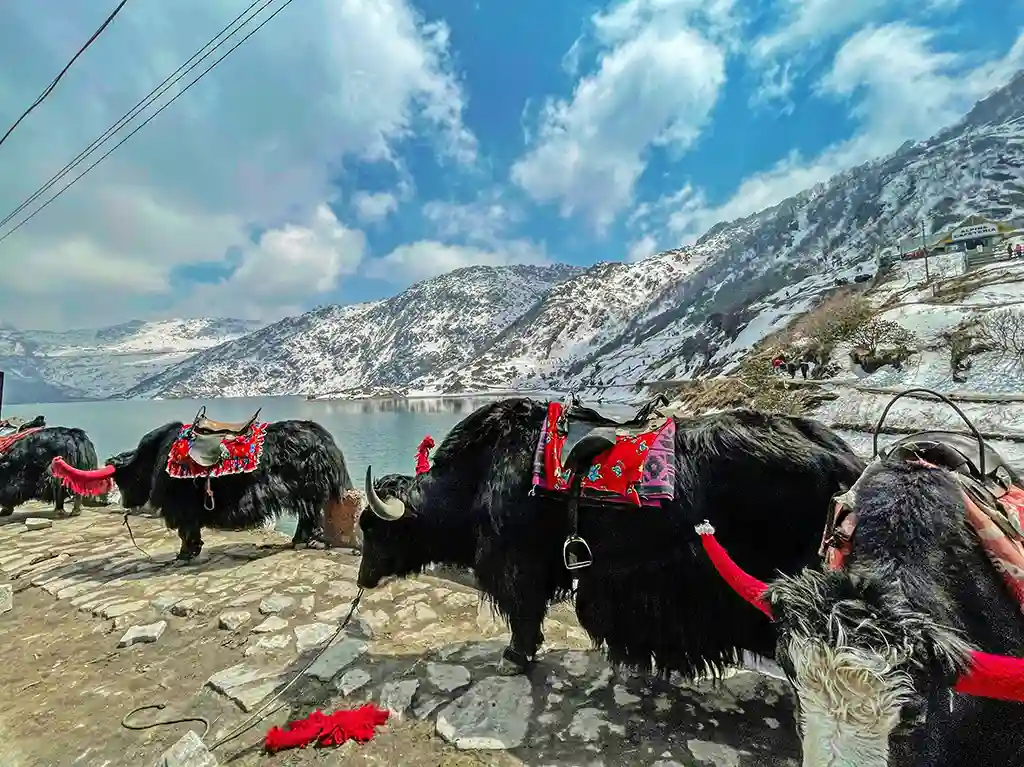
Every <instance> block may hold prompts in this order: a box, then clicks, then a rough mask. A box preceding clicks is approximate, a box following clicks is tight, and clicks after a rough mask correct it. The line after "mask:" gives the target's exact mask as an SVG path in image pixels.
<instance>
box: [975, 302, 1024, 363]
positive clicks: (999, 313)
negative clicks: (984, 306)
mask: <svg viewBox="0 0 1024 767" xmlns="http://www.w3.org/2000/svg"><path fill="white" fill-rule="evenodd" d="M977 340H978V341H979V342H980V343H981V344H983V345H984V346H986V347H988V348H989V349H990V350H992V351H998V352H1002V353H1003V354H1005V355H1007V356H1009V357H1011V358H1013V359H1014V360H1016V361H1017V362H1024V313H1022V312H1020V311H1018V310H1016V309H1009V308H1007V309H998V310H996V311H994V312H987V313H986V314H985V316H984V317H983V318H982V319H981V320H980V322H979V323H978V336H977Z"/></svg>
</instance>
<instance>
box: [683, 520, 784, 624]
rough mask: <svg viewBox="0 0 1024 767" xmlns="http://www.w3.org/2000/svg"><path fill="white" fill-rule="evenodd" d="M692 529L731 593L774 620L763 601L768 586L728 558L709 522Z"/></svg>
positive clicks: (727, 553) (769, 609)
mask: <svg viewBox="0 0 1024 767" xmlns="http://www.w3.org/2000/svg"><path fill="white" fill-rule="evenodd" d="M694 529H695V530H696V531H697V534H698V535H699V536H700V542H701V544H702V545H703V546H704V551H706V552H707V554H708V558H709V559H710V560H711V562H712V564H714V566H715V569H716V570H718V574H719V575H721V576H722V578H723V579H724V580H725V582H726V583H728V584H729V585H730V586H731V587H732V589H733V591H735V592H736V593H737V594H739V595H740V596H741V597H743V598H744V599H745V600H746V601H747V602H749V603H750V604H752V605H753V606H754V607H756V608H757V609H758V610H760V611H761V612H763V613H764V614H765V615H767V616H768V618H769V619H774V616H773V615H772V610H771V608H770V607H769V606H768V603H767V602H766V601H765V592H766V591H767V590H768V585H767V584H766V583H764V582H763V581H759V580H758V579H757V578H755V577H754V576H752V575H750V574H749V573H745V572H744V571H743V570H741V569H740V566H739V565H737V564H736V563H735V562H734V561H733V559H732V557H730V556H729V552H727V551H726V550H725V549H724V548H722V544H720V543H719V542H718V539H717V538H715V528H713V527H712V526H711V524H710V523H709V522H707V521H706V520H705V522H704V524H701V525H697V526H696V528H694Z"/></svg>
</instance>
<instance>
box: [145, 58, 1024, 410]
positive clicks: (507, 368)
mask: <svg viewBox="0 0 1024 767" xmlns="http://www.w3.org/2000/svg"><path fill="white" fill-rule="evenodd" d="M1022 214H1024V73H1022V74H1019V75H1018V76H1017V77H1015V78H1014V80H1013V81H1012V82H1010V83H1009V84H1007V85H1006V86H1005V87H1003V88H1001V89H999V90H998V91H996V92H994V93H993V94H991V95H990V96H989V97H988V98H986V99H985V100H983V101H981V102H979V103H978V104H977V105H976V106H975V107H974V109H973V110H972V111H971V112H970V113H969V114H968V115H967V116H966V117H965V118H964V119H963V120H962V121H960V122H959V123H958V124H956V125H954V126H952V127H950V128H947V129H944V130H942V131H941V132H940V133H938V134H937V135H936V136H934V137H932V138H931V139H929V140H927V141H923V142H917V143H914V142H908V143H907V144H905V145H904V146H902V147H900V149H899V150H897V151H896V152H894V153H893V154H891V155H889V156H888V157H883V158H881V159H879V160H876V161H873V162H870V163H867V164H865V165H862V166H859V167H856V168H853V169H850V170H848V171H846V172H844V173H841V174H839V175H838V176H836V177H834V178H832V179H831V180H829V181H828V182H826V183H821V184H818V185H816V186H815V187H814V188H812V189H808V190H806V191H805V192H802V193H801V194H798V195H796V196H794V197H792V198H790V199H788V200H785V201H784V202H782V203H780V204H779V205H776V206H774V207H772V208H770V209H767V210H764V211H761V212H760V213H757V214H754V215H751V216H748V217H746V218H744V219H740V220H738V221H733V222H729V223H721V224H718V225H717V226H715V227H714V228H713V229H712V230H711V231H709V232H708V233H707V234H705V235H704V236H703V237H702V238H700V239H699V240H698V241H697V242H696V243H695V244H694V245H692V246H689V247H685V248H679V249H676V250H671V251H667V252H665V253H660V254H658V255H655V256H652V257H651V258H648V259H645V260H643V261H640V262H638V263H631V264H626V263H601V264H597V265H595V266H593V267H590V268H588V269H585V270H574V269H570V268H567V267H566V268H559V267H556V268H552V269H541V268H534V267H508V268H485V267H479V268H468V269H462V270H458V271H455V272H452V273H450V274H446V275H444V276H442V277H439V278H436V279H433V280H429V281H427V282H424V283H421V284H419V285H416V286H413V287H412V288H410V289H409V290H407V291H406V292H405V293H402V294H401V295H399V296H395V297H394V298H391V299H388V300H385V301H380V302H375V303H370V304H362V305H357V306H347V307H329V308H326V309H320V310H317V311H315V312H311V313H309V314H306V315H303V316H301V317H296V318H290V319H287V320H284V321H282V322H280V323H276V324H274V325H271V326H268V327H266V328H264V329H262V330H260V331H258V332H256V333H253V334H251V335H248V336H246V337H244V338H241V339H238V340H236V341H233V342H231V343H228V344H225V345H223V346H220V347H217V348H214V349H210V350H208V351H205V352H201V353H199V354H197V355H195V356H194V357H192V358H190V359H188V360H186V361H185V362H182V363H180V364H178V365H176V366H174V367H171V368H168V369H167V370H165V371H164V372H162V373H161V374H159V375H157V376H155V377H153V378H150V379H148V380H146V381H143V382H142V383H140V384H139V385H138V386H136V387H135V388H133V389H132V390H131V391H130V392H129V395H130V396H155V395H163V396H189V395H197V396H214V395H218V394H219V395H244V394H262V393H271V392H275V393H306V394H327V393H343V394H345V395H350V396H351V395H365V394H374V393H385V392H394V393H407V394H413V393H424V394H425V393H432V392H437V393H441V392H457V391H466V390H473V389H479V390H481V391H486V390H488V389H491V388H494V387H508V388H541V387H543V386H545V385H547V386H552V387H568V386H578V387H581V388H586V386H587V385H592V384H608V383H612V382H615V383H623V382H625V383H629V382H635V381H640V380H647V381H651V380H665V379H681V378H682V379H685V378H692V377H694V376H698V375H707V374H714V373H718V372H727V371H728V370H730V369H731V368H733V367H734V366H735V365H736V364H737V363H738V361H739V360H740V359H741V358H742V356H743V355H744V353H745V352H747V351H748V350H749V349H750V347H751V346H752V345H753V344H755V343H757V342H758V341H760V340H761V339H763V338H764V337H765V336H767V335H768V334H769V333H771V332H772V331H773V330H775V329H777V328H778V327H779V326H780V325H781V324H783V323H785V322H787V321H788V320H789V319H791V318H792V317H793V316H794V315H797V314H801V313H803V312H805V311H806V310H807V309H808V308H809V307H810V306H811V305H812V304H813V303H814V302H815V301H816V300H817V299H818V298H819V297H820V295H821V294H822V293H824V292H827V291H829V290H831V289H833V288H834V287H835V285H836V283H837V280H841V279H846V280H851V279H853V278H855V277H857V276H858V275H865V274H871V273H873V272H874V271H875V270H876V268H877V267H876V264H877V255H878V251H879V249H880V248H881V247H883V246H888V245H891V244H893V243H895V242H896V241H898V240H899V239H900V238H901V237H905V236H909V235H911V234H913V233H914V232H915V231H919V229H920V226H921V222H922V221H923V222H924V223H925V227H926V228H927V230H928V232H936V231H942V230H945V229H948V228H949V227H950V226H952V225H953V224H955V223H956V222H957V221H959V220H961V219H963V218H965V217H967V216H969V215H982V216H986V217H989V218H993V219H996V220H1003V221H1008V220H1014V219H1017V218H1019V217H1021V216H1022Z"/></svg>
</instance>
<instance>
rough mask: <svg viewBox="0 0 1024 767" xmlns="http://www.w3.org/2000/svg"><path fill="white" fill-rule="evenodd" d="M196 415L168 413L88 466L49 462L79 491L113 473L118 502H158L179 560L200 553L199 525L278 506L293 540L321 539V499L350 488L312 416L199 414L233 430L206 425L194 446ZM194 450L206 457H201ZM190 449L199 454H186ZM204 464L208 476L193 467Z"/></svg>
mask: <svg viewBox="0 0 1024 767" xmlns="http://www.w3.org/2000/svg"><path fill="white" fill-rule="evenodd" d="M203 421H205V419H204V418H203V416H202V411H201V414H200V415H199V416H197V417H196V421H195V422H193V424H192V426H191V427H188V426H186V425H185V424H182V423H180V422H174V423H168V424H165V425H164V426H161V427H159V428H158V429H154V430H153V431H151V432H149V433H148V434H146V435H145V436H144V437H143V438H142V439H141V440H140V441H139V444H138V446H137V447H136V448H135V450H133V451H129V452H128V453H120V454H118V455H117V456H114V457H113V458H111V459H109V460H108V462H107V464H106V465H105V466H104V467H103V468H101V469H99V470H97V471H95V472H73V471H68V470H65V469H62V468H60V467H55V469H54V471H55V473H56V474H58V475H59V476H61V477H62V478H63V479H65V481H66V482H68V483H69V484H70V485H71V486H72V487H78V488H80V489H83V490H84V491H86V492H93V493H98V492H101V491H102V490H103V489H106V487H107V486H109V484H110V481H111V480H113V481H114V482H116V483H117V486H118V488H119V489H120V491H121V501H122V505H123V506H124V507H125V508H137V507H140V506H143V505H144V504H145V503H146V502H147V501H148V502H149V505H150V506H151V507H152V508H153V509H156V510H158V511H160V513H161V516H162V517H163V519H164V521H165V523H166V525H167V527H168V528H170V529H171V530H177V531H178V537H179V538H181V549H180V550H179V552H178V556H177V558H178V559H180V560H185V561H189V560H192V559H194V558H195V557H197V556H199V554H200V552H201V551H202V548H203V539H202V535H201V529H202V528H203V527H210V528H216V529H222V530H242V529H251V528H256V527H260V526H263V525H265V524H267V523H269V522H271V521H272V520H275V519H278V518H279V517H281V516H282V515H285V514H295V515H296V516H297V518H298V525H297V527H296V529H295V535H294V536H293V538H292V543H293V545H298V544H300V543H305V544H307V545H310V544H311V543H312V542H314V541H318V542H321V543H325V544H326V541H325V540H324V533H323V522H324V511H325V508H327V507H331V506H333V504H336V503H341V501H342V497H343V495H344V493H345V491H346V490H349V489H351V488H352V482H351V479H350V478H349V474H348V469H347V468H346V467H345V458H344V456H343V455H342V452H341V449H340V448H339V447H338V446H337V444H336V443H335V442H334V438H333V437H332V436H331V434H330V432H328V431H327V430H326V429H324V427H322V426H321V425H320V424H318V423H315V422H313V421H297V420H290V421H275V422H272V423H266V424H259V423H256V422H255V416H254V417H253V418H252V419H250V421H249V422H246V423H244V424H234V425H229V424H218V423H216V422H210V421H206V422H205V423H206V424H212V425H213V427H224V426H234V427H235V430H236V432H237V433H238V434H240V435H241V437H240V438H238V439H231V438H230V437H232V433H228V434H227V435H226V436H227V437H229V439H226V440H224V441H221V440H220V439H218V438H217V435H218V434H220V432H218V431H216V428H214V429H213V430H212V431H211V432H210V434H211V440H210V441H209V444H207V445H205V446H203V445H202V444H201V443H200V442H198V441H196V439H195V437H194V434H195V428H196V426H197V424H198V425H200V426H202V425H203ZM190 429H191V431H190ZM197 449H202V450H208V451H210V452H212V456H210V457H209V460H204V458H203V456H202V455H201V454H197V453H196V450H197ZM218 451H223V453H219V452H218ZM229 453H230V455H229ZM190 456H196V457H197V458H198V459H199V460H200V462H201V463H200V464H196V463H195V462H194V461H192V462H190V461H191V459H190ZM210 461H214V463H210ZM204 467H206V468H204ZM224 467H227V468H224ZM210 470H212V475H210V476H209V478H207V476H203V475H202V472H206V471H210ZM172 472H174V476H172Z"/></svg>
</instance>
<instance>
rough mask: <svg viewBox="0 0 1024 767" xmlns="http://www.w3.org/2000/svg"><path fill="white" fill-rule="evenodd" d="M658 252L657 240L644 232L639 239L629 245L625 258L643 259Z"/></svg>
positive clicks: (631, 259)
mask: <svg viewBox="0 0 1024 767" xmlns="http://www.w3.org/2000/svg"><path fill="white" fill-rule="evenodd" d="M657 252H658V241H657V240H656V239H654V237H652V236H651V235H649V234H645V235H644V236H643V237H641V238H640V239H639V240H637V241H636V242H634V243H633V244H632V245H630V246H629V253H628V255H627V260H629V261H643V260H644V259H645V258H647V257H648V256H653V255H654V254H655V253H657Z"/></svg>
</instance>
